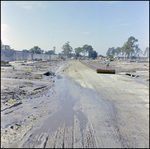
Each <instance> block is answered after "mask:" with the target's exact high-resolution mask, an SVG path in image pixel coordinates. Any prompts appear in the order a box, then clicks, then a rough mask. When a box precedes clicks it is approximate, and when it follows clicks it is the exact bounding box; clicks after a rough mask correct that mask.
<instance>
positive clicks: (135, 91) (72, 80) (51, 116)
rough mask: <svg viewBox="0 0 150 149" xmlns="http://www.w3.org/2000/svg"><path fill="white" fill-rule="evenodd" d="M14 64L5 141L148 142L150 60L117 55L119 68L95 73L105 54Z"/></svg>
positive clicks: (6, 79)
mask: <svg viewBox="0 0 150 149" xmlns="http://www.w3.org/2000/svg"><path fill="white" fill-rule="evenodd" d="M10 64H12V65H13V66H14V67H1V147H15V148H17V147H21V148H25V147H26V148H28V147H30V148H34V147H41V148H50V147H52V148H58V147H61V148H64V147H65V148H66V147H71V148H76V147H81V148H83V147H86V148H94V147H98V148H101V147H122V148H132V147H136V148H139V147H142V148H144V147H146V148H148V147H149V63H147V62H145V63H142V62H139V63H138V62H127V61H112V62H111V64H110V69H115V70H116V74H98V73H96V69H97V68H105V65H104V63H103V61H102V60H84V61H82V62H80V61H78V60H68V61H63V60H55V61H48V62H47V61H45V62H10ZM87 64H88V65H87ZM48 71H49V72H50V74H49V76H46V75H43V74H44V73H45V72H48ZM52 72H54V74H53V73H52ZM126 73H128V74H132V75H126Z"/></svg>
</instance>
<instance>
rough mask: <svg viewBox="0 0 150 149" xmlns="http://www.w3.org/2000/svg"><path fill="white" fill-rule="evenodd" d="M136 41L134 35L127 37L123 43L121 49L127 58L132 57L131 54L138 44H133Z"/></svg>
mask: <svg viewBox="0 0 150 149" xmlns="http://www.w3.org/2000/svg"><path fill="white" fill-rule="evenodd" d="M136 42H138V39H135V37H133V36H131V37H129V38H128V41H127V42H126V43H124V45H123V47H122V49H123V51H124V53H125V55H126V56H127V58H129V57H131V58H132V55H133V54H134V53H135V49H136V48H138V45H136V44H135V43H136Z"/></svg>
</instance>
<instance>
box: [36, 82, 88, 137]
mask: <svg viewBox="0 0 150 149" xmlns="http://www.w3.org/2000/svg"><path fill="white" fill-rule="evenodd" d="M71 85H74V84H73V83H71V82H70V80H69V79H61V80H58V81H57V86H56V87H55V88H54V90H56V95H55V97H53V98H58V99H59V100H60V102H61V107H60V109H59V110H58V111H57V112H55V113H54V114H53V115H51V116H50V117H48V118H47V119H46V120H45V121H44V122H43V124H42V125H41V127H40V129H38V130H37V131H36V134H39V133H41V132H48V131H49V132H50V133H51V132H55V131H56V130H57V129H58V128H59V127H60V125H62V124H65V127H69V126H74V116H75V115H77V117H78V119H79V121H80V127H81V129H82V130H83V129H84V128H85V126H86V123H87V118H86V117H85V115H84V113H83V112H82V111H79V110H78V111H74V109H73V106H74V102H73V97H72V95H71V94H72V92H71V90H70V89H69V88H70V86H71Z"/></svg>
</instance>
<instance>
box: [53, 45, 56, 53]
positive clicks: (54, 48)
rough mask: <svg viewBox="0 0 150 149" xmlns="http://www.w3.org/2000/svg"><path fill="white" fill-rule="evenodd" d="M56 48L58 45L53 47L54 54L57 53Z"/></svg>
mask: <svg viewBox="0 0 150 149" xmlns="http://www.w3.org/2000/svg"><path fill="white" fill-rule="evenodd" d="M55 50H56V47H55V46H54V47H53V51H54V54H55Z"/></svg>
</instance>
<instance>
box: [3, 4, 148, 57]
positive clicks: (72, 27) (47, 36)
mask: <svg viewBox="0 0 150 149" xmlns="http://www.w3.org/2000/svg"><path fill="white" fill-rule="evenodd" d="M130 36H134V37H135V38H136V39H138V43H137V44H139V48H141V50H142V51H144V50H145V49H146V47H149V1H114V2H113V1H110V2H109V1H1V39H2V43H3V44H7V45H10V46H11V48H13V49H15V50H19V51H21V50H23V49H27V50H29V49H30V48H32V47H33V46H39V47H40V48H41V49H42V50H44V51H48V50H52V49H53V47H54V46H55V47H56V53H59V52H61V51H62V48H61V47H62V46H63V45H64V44H65V43H66V42H67V41H69V42H70V46H72V48H73V49H74V48H77V47H82V46H83V45H84V44H88V45H91V46H92V47H93V49H94V50H96V51H97V52H98V54H102V55H106V52H107V50H108V48H111V47H115V48H117V47H122V46H123V44H124V43H125V42H126V41H127V40H128V38H129V37H130Z"/></svg>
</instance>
